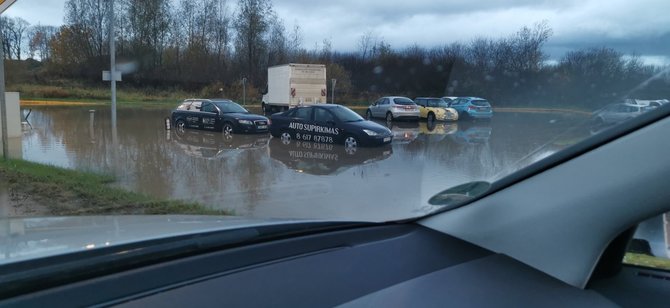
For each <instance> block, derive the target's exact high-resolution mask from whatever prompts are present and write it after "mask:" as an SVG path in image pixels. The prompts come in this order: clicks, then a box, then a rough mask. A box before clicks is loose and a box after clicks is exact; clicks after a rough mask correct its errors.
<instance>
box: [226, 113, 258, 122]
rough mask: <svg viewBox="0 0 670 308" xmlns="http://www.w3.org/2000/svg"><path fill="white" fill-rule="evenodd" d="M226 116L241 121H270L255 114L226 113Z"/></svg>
mask: <svg viewBox="0 0 670 308" xmlns="http://www.w3.org/2000/svg"><path fill="white" fill-rule="evenodd" d="M224 115H226V116H231V117H234V118H236V119H240V120H251V121H256V120H266V121H267V119H268V118H266V117H264V116H262V115H257V114H253V113H225V114H224Z"/></svg>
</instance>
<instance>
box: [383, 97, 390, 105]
mask: <svg viewBox="0 0 670 308" xmlns="http://www.w3.org/2000/svg"><path fill="white" fill-rule="evenodd" d="M381 104H382V105H388V104H389V99H388V98H385V99H383V100H382V103H381Z"/></svg>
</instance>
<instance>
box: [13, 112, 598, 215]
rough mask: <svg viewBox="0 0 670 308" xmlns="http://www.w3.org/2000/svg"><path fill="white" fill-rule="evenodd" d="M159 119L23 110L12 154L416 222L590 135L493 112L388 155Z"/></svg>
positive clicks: (175, 186)
mask: <svg viewBox="0 0 670 308" xmlns="http://www.w3.org/2000/svg"><path fill="white" fill-rule="evenodd" d="M91 109H94V110H95V116H94V119H93V121H91V118H90V113H89V110H91ZM252 111H254V112H258V110H252ZM169 114H170V109H168V108H166V109H156V108H151V109H143V108H120V109H119V110H118V127H117V129H116V134H113V131H112V129H111V125H110V122H111V121H110V120H109V116H110V112H109V107H107V106H95V107H90V106H89V107H32V114H31V116H30V118H29V122H30V124H31V125H32V127H33V128H32V129H31V130H26V131H24V135H23V138H22V142H21V146H22V149H21V153H22V155H23V158H24V159H26V160H29V161H34V162H40V163H47V164H52V165H56V166H61V167H66V168H71V169H77V170H86V171H94V172H102V173H109V174H114V175H115V176H116V177H117V183H116V185H119V186H121V187H124V188H127V189H129V190H133V191H137V192H141V193H146V194H149V195H152V196H156V197H160V198H173V199H182V200H188V201H197V202H200V203H202V204H205V205H206V206H209V207H212V208H219V209H228V210H232V211H234V213H235V214H236V215H241V216H249V217H258V218H314V219H337V220H371V221H384V220H390V219H400V218H407V217H414V216H418V215H423V214H425V213H427V212H430V211H432V210H435V209H437V207H435V206H431V205H429V204H428V202H427V201H428V199H429V198H430V197H431V196H433V195H434V194H436V193H438V192H440V191H442V190H444V189H446V188H448V187H452V186H454V185H458V184H461V183H466V182H469V181H475V180H485V181H494V180H496V179H499V178H501V177H503V176H505V175H508V174H510V173H512V172H514V171H516V170H518V169H520V168H522V167H524V166H527V165H529V164H531V163H533V162H535V161H537V160H539V159H541V158H543V157H546V156H547V155H550V154H551V153H554V152H556V151H559V150H561V149H562V148H565V147H567V146H569V145H571V144H573V143H575V142H577V141H579V140H581V139H584V138H586V137H588V136H589V133H588V130H586V129H579V128H577V129H575V128H574V127H575V126H576V125H578V124H579V123H583V122H584V121H585V118H583V117H578V116H574V115H562V114H530V113H498V114H496V115H495V116H494V118H493V120H491V121H490V122H467V121H459V122H456V123H445V124H437V125H436V126H435V127H433V126H432V125H430V126H429V125H427V123H426V122H425V121H424V122H419V123H416V122H415V123H409V122H400V123H394V124H392V125H391V129H392V131H393V132H394V136H395V140H394V143H393V144H392V145H391V146H387V147H381V148H360V149H358V150H357V151H355V152H353V153H352V152H351V151H346V150H345V149H344V148H343V147H342V146H340V145H328V144H314V143H304V142H302V143H301V142H292V143H291V144H288V145H286V144H283V143H282V142H281V141H279V140H277V139H273V138H271V137H270V136H269V135H234V136H233V138H230V139H229V138H225V137H224V136H223V135H222V134H221V133H219V132H205V131H197V130H187V131H186V132H185V133H178V132H176V131H167V130H165V128H164V119H165V118H166V117H167V116H169ZM380 123H381V122H380ZM383 124H385V123H383ZM114 135H116V138H114V137H115V136H114Z"/></svg>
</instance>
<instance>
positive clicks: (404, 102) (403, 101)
mask: <svg viewBox="0 0 670 308" xmlns="http://www.w3.org/2000/svg"><path fill="white" fill-rule="evenodd" d="M393 102H394V103H395V104H396V105H414V101H412V100H411V99H409V98H404V97H396V98H394V99H393Z"/></svg>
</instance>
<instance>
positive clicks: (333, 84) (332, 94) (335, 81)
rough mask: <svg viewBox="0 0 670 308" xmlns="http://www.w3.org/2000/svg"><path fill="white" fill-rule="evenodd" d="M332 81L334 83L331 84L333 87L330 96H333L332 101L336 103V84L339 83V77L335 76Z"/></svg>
mask: <svg viewBox="0 0 670 308" xmlns="http://www.w3.org/2000/svg"><path fill="white" fill-rule="evenodd" d="M330 81H331V83H332V86H331V88H332V89H331V90H330V96H331V99H330V103H331V104H335V84H336V83H337V79H335V78H333V79H331V80H330Z"/></svg>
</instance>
